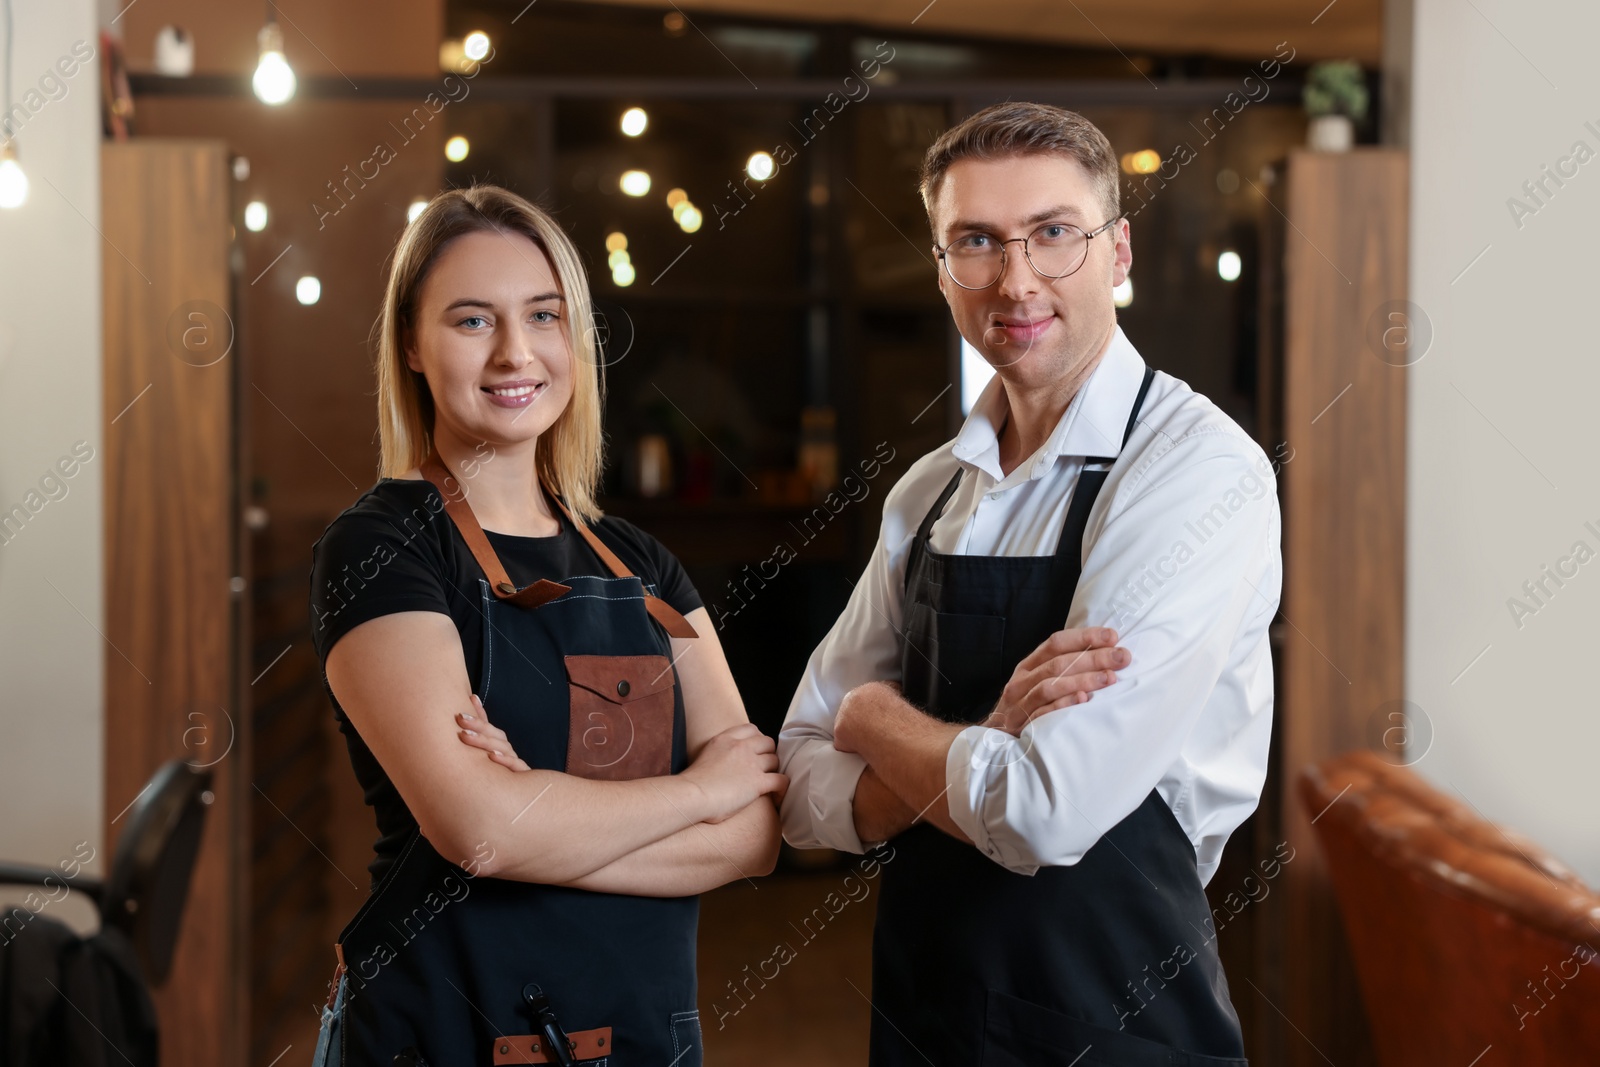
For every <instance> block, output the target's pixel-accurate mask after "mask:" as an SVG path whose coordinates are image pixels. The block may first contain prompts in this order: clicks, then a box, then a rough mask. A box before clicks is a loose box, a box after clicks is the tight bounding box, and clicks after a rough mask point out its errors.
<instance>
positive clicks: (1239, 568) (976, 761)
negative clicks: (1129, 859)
mask: <svg viewBox="0 0 1600 1067" xmlns="http://www.w3.org/2000/svg"><path fill="white" fill-rule="evenodd" d="M1108 494H1109V495H1110V500H1109V501H1108V500H1107V499H1105V497H1106V496H1107V495H1108ZM1096 510H1097V511H1102V510H1103V516H1104V517H1103V518H1102V519H1100V521H1099V522H1098V523H1096V522H1095V520H1094V518H1091V521H1090V530H1089V532H1087V533H1086V536H1085V542H1086V544H1089V545H1090V546H1091V547H1090V548H1089V551H1088V553H1087V555H1086V556H1085V559H1084V566H1083V573H1082V576H1081V578H1080V580H1079V583H1078V587H1077V592H1076V594H1075V595H1074V597H1073V600H1072V604H1071V607H1070V609H1069V612H1068V616H1067V618H1066V619H1065V620H1064V625H1065V626H1069V627H1079V626H1110V627H1112V628H1114V629H1116V630H1117V633H1118V643H1119V644H1120V645H1121V646H1122V647H1124V648H1126V649H1128V651H1129V652H1130V653H1131V656H1132V659H1131V662H1130V663H1129V665H1128V666H1127V667H1125V668H1123V669H1121V670H1119V671H1118V672H1117V677H1118V680H1117V682H1116V683H1115V684H1113V685H1111V686H1109V687H1107V688H1105V689H1101V690H1099V691H1096V692H1095V693H1094V694H1093V697H1092V698H1091V699H1090V700H1089V701H1087V702H1086V703H1083V704H1079V705H1075V706H1072V707H1069V708H1063V709H1060V710H1057V711H1053V712H1049V713H1047V714H1045V715H1042V716H1039V717H1038V718H1036V719H1035V720H1034V721H1033V722H1032V723H1030V724H1029V725H1028V726H1026V727H1025V728H1024V729H1023V730H1022V732H1021V735H1020V736H1018V737H1012V736H1011V735H1010V734H1007V733H1005V732H1004V731H1001V730H995V729H990V728H987V727H982V726H973V727H969V728H968V729H966V730H964V731H962V733H961V734H959V735H958V736H957V738H956V740H955V742H954V743H953V744H952V745H951V747H950V751H949V753H948V756H947V759H946V765H945V772H946V781H947V782H948V784H949V787H950V788H949V791H948V798H949V810H950V817H951V819H952V820H953V821H954V822H955V824H956V825H957V826H959V827H960V828H961V829H962V830H963V831H964V832H965V833H966V834H967V836H968V837H970V838H971V839H972V841H973V843H974V844H975V845H976V846H977V847H978V848H979V849H980V850H981V851H982V852H983V853H984V854H985V855H987V856H989V857H990V858H991V859H993V860H994V861H995V862H996V863H999V864H1001V865H1002V866H1004V867H1006V868H1008V869H1010V870H1013V871H1017V872H1019V873H1024V874H1032V873H1034V872H1035V871H1037V870H1038V868H1039V867H1042V866H1061V865H1070V864H1073V863H1076V862H1078V860H1080V859H1081V858H1082V857H1083V855H1084V853H1086V852H1087V851H1088V850H1089V849H1090V847H1092V846H1093V845H1094V843H1095V842H1096V841H1098V840H1099V839H1100V837H1101V836H1102V835H1103V834H1104V833H1105V832H1106V831H1107V830H1109V829H1110V828H1111V827H1112V826H1114V825H1116V824H1117V823H1118V822H1120V821H1121V820H1122V819H1123V818H1125V817H1126V816H1127V815H1129V814H1130V813H1132V812H1133V811H1134V809H1136V808H1137V807H1138V806H1139V805H1140V804H1141V803H1142V802H1143V801H1144V799H1145V798H1146V797H1147V796H1148V795H1149V794H1150V792H1151V790H1152V789H1154V788H1156V787H1157V786H1158V784H1165V786H1166V787H1167V789H1168V791H1170V792H1171V793H1172V794H1173V796H1172V797H1171V798H1169V803H1174V808H1175V811H1179V812H1181V811H1182V809H1183V805H1184V803H1185V802H1186V801H1187V800H1189V799H1190V795H1191V793H1193V792H1194V791H1195V790H1196V789H1197V788H1198V789H1200V790H1204V791H1207V796H1208V798H1209V801H1210V803H1211V805H1212V806H1213V807H1215V805H1216V803H1217V800H1216V797H1215V792H1216V790H1217V789H1219V788H1222V789H1231V790H1233V791H1235V792H1237V793H1238V796H1237V797H1236V798H1233V799H1234V800H1235V801H1236V802H1237V803H1236V806H1235V810H1234V811H1233V812H1230V816H1231V815H1233V814H1237V820H1232V819H1230V821H1232V823H1233V825H1229V826H1226V827H1224V828H1223V830H1222V836H1223V839H1224V840H1225V838H1226V835H1227V832H1229V831H1231V830H1232V828H1233V826H1234V825H1237V822H1238V821H1242V820H1243V818H1244V816H1245V815H1247V814H1248V813H1249V811H1251V810H1253V808H1254V806H1255V803H1256V800H1257V798H1258V797H1259V794H1260V788H1261V780H1262V777H1263V776H1264V774H1265V763H1266V752H1265V743H1264V739H1265V738H1266V737H1267V735H1268V732H1269V730H1268V728H1269V727H1270V715H1271V691H1272V687H1271V685H1270V672H1271V660H1270V654H1269V652H1268V651H1267V646H1266V624H1267V623H1268V622H1269V621H1270V619H1271V617H1272V615H1273V614H1275V613H1276V611H1277V607H1278V600H1279V596H1280V591H1281V585H1282V572H1281V562H1280V554H1279V553H1280V548H1279V540H1280V532H1279V514H1278V503H1277V493H1276V485H1275V480H1274V478H1273V472H1272V468H1271V466H1270V464H1268V463H1267V460H1266V457H1265V455H1264V454H1263V453H1262V452H1261V451H1260V449H1259V448H1257V447H1256V446H1255V445H1254V443H1253V442H1250V441H1248V440H1247V439H1245V438H1243V437H1241V436H1239V435H1237V434H1231V433H1222V432H1216V431H1209V432H1194V433H1191V434H1189V435H1186V436H1184V437H1180V438H1178V439H1176V440H1175V441H1172V442H1171V443H1170V444H1169V446H1168V447H1166V448H1165V449H1164V450H1163V451H1162V452H1160V453H1158V454H1157V455H1156V456H1155V457H1154V458H1152V459H1151V460H1150V461H1149V462H1147V463H1143V464H1142V465H1141V467H1140V469H1139V470H1136V471H1132V472H1129V473H1128V474H1126V475H1123V476H1122V477H1121V479H1120V480H1119V481H1116V482H1112V481H1109V480H1108V483H1107V484H1106V486H1105V488H1104V490H1103V492H1102V499H1100V500H1099V501H1097V503H1096ZM1096 527H1097V528H1098V533H1095V529H1096ZM1246 633H1248V643H1249V644H1251V645H1252V646H1259V648H1251V649H1247V650H1244V651H1243V652H1241V648H1240V644H1241V641H1240V638H1241V634H1246ZM1257 635H1259V636H1257ZM1241 665H1242V667H1243V669H1245V670H1247V671H1249V672H1253V673H1254V674H1257V675H1259V674H1260V673H1261V672H1262V671H1265V672H1266V676H1267V680H1268V684H1267V685H1266V686H1265V687H1264V691H1263V688H1262V687H1261V686H1259V685H1253V686H1251V697H1250V700H1249V701H1248V702H1246V701H1242V700H1240V699H1239V696H1238V687H1236V686H1234V685H1232V684H1226V685H1223V686H1221V687H1220V688H1219V679H1220V678H1221V677H1222V675H1223V673H1224V672H1225V671H1235V670H1238V669H1240V667H1241ZM1246 703H1248V705H1249V706H1245V705H1246ZM1202 720H1204V731H1205V733H1206V737H1205V741H1204V744H1201V745H1195V746H1190V747H1191V750H1194V749H1203V750H1204V752H1205V758H1204V759H1203V760H1201V761H1200V762H1201V763H1203V764H1204V773H1205V775H1206V776H1207V780H1206V781H1203V782H1199V783H1198V784H1197V783H1196V782H1195V780H1194V778H1195V773H1196V772H1195V770H1194V766H1193V765H1191V764H1188V763H1186V762H1185V760H1184V759H1183V758H1181V757H1182V755H1183V753H1184V751H1185V746H1186V744H1187V743H1188V742H1189V739H1190V737H1191V734H1193V733H1196V727H1197V723H1201V722H1202ZM1186 778H1187V780H1185V779H1186ZM1238 812H1242V814H1238ZM1180 821H1181V820H1180ZM1218 849H1219V850H1220V845H1219V846H1218Z"/></svg>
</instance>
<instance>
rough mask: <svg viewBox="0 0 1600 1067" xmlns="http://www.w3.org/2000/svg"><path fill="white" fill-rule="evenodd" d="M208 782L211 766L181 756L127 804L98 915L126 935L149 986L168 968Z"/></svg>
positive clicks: (202, 825)
mask: <svg viewBox="0 0 1600 1067" xmlns="http://www.w3.org/2000/svg"><path fill="white" fill-rule="evenodd" d="M211 781H212V776H211V771H210V770H199V769H196V768H194V767H192V766H190V765H189V764H188V763H186V762H184V761H183V760H172V761H170V762H168V763H166V764H163V765H162V767H161V769H160V770H158V771H156V773H155V776H154V777H153V778H151V779H150V783H149V784H148V785H146V786H145V788H144V792H143V793H141V794H140V795H139V798H138V799H137V800H135V801H134V804H133V808H132V809H131V811H130V816H129V820H128V828H127V829H126V830H124V831H123V832H122V836H121V837H120V838H118V840H117V848H116V854H115V855H114V856H113V857H112V861H111V874H110V877H108V878H107V879H106V882H105V889H104V892H103V894H102V896H101V900H100V919H101V921H102V922H103V923H106V924H108V925H111V926H115V927H117V928H118V929H120V930H122V931H123V932H124V933H125V934H127V935H128V939H129V940H130V941H131V942H132V943H133V947H134V951H136V952H137V953H138V954H139V961H140V963H141V965H142V966H143V967H144V970H145V975H146V977H147V978H148V979H149V981H150V982H151V984H152V985H160V984H161V983H163V982H165V981H166V979H167V974H168V972H169V971H170V970H171V968H172V952H173V948H174V947H175V946H176V944H177V940H178V929H179V926H180V925H181V922H182V919H183V907H184V904H185V903H186V902H187V901H188V899H189V883H190V881H191V880H192V876H193V874H194V860H195V855H196V853H198V852H199V851H200V834H201V831H202V830H204V829H205V817H206V808H207V807H208V806H210V804H211V801H212V800H213V796H212V793H211Z"/></svg>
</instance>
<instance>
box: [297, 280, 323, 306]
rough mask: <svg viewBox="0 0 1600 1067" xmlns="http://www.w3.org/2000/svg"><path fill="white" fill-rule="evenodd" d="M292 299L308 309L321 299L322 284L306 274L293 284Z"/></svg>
mask: <svg viewBox="0 0 1600 1067" xmlns="http://www.w3.org/2000/svg"><path fill="white" fill-rule="evenodd" d="M294 298H295V299H296V300H298V301H300V303H302V304H305V305H306V306H308V307H309V306H310V305H312V304H315V303H316V302H317V301H318V300H321V299H322V283H321V282H320V281H318V280H317V279H316V278H314V277H312V276H311V275H309V274H307V275H306V276H305V277H304V278H301V279H300V280H299V281H297V282H295V283H294Z"/></svg>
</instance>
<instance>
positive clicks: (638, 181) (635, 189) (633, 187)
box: [618, 170, 650, 196]
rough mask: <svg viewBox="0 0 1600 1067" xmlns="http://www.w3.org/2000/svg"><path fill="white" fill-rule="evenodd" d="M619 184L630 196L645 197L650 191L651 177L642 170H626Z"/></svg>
mask: <svg viewBox="0 0 1600 1067" xmlns="http://www.w3.org/2000/svg"><path fill="white" fill-rule="evenodd" d="M618 184H619V185H621V186H622V191H623V192H625V193H627V194H628V195H629V196H643V195H644V194H645V193H648V192H649V191H650V175H649V174H647V173H645V172H644V171H642V170H625V171H623V172H622V180H621V181H620V182H619V183H618Z"/></svg>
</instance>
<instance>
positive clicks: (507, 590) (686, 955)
mask: <svg viewBox="0 0 1600 1067" xmlns="http://www.w3.org/2000/svg"><path fill="white" fill-rule="evenodd" d="M422 472H423V474H424V475H426V476H427V477H428V479H429V480H430V481H432V482H433V483H434V485H435V486H436V487H437V488H438V490H439V492H440V494H441V495H442V496H443V498H444V500H445V506H446V509H447V510H448V511H449V514H450V517H451V518H452V519H453V520H454V521H455V523H456V526H457V528H458V529H459V530H460V531H461V533H462V536H463V538H464V539H465V540H466V543H467V546H468V548H470V549H471V550H472V553H473V555H474V557H475V558H476V559H477V561H478V564H479V566H480V567H481V568H482V569H483V571H484V577H483V578H482V579H480V593H481V596H482V610H483V613H484V649H483V662H482V671H481V679H480V682H479V693H478V695H479V697H480V699H482V701H483V704H484V707H485V709H486V710H487V711H488V713H489V717H490V720H491V721H492V722H493V723H494V724H495V725H496V726H498V727H500V728H501V729H503V730H504V731H505V732H506V736H507V738H508V739H509V740H510V742H511V745H512V747H513V749H514V750H515V751H516V753H517V754H518V755H519V756H521V757H522V758H523V759H524V760H526V761H527V763H528V765H529V766H530V767H535V768H547V769H551V770H558V771H566V772H567V773H572V774H580V775H583V776H584V777H590V778H608V779H617V778H638V777H647V776H654V775H664V774H669V773H670V774H676V773H678V772H679V771H681V770H683V768H684V767H685V765H686V764H687V762H688V760H687V756H686V752H685V742H684V716H683V699H682V695H681V693H680V692H679V688H678V683H677V674H676V672H675V671H674V670H673V668H672V663H671V660H672V649H671V645H670V642H669V640H668V637H669V635H670V636H673V637H694V636H695V632H694V629H693V627H692V626H690V625H689V623H688V622H687V621H686V620H685V619H684V618H683V617H682V616H681V615H679V614H678V613H677V612H676V611H674V610H673V609H672V608H671V607H670V606H669V605H667V604H666V603H665V602H663V601H661V600H659V599H657V598H656V597H653V596H649V595H647V594H646V592H645V589H644V586H643V585H642V584H641V581H640V579H639V578H638V577H636V576H634V575H633V574H632V573H631V572H630V571H629V570H628V569H627V567H626V566H624V565H623V564H622V562H621V561H620V560H619V559H617V557H616V555H615V554H614V553H612V552H611V550H610V549H609V548H607V547H606V546H605V545H604V544H603V543H602V542H601V541H600V540H599V539H598V538H597V537H596V536H595V535H594V533H593V532H592V531H590V530H589V529H588V527H587V526H585V525H583V524H581V523H577V522H575V521H574V520H573V519H572V516H571V514H570V513H569V512H568V511H567V509H566V506H565V505H564V504H563V503H562V502H561V501H560V500H558V499H556V498H555V496H554V494H549V496H548V498H549V499H551V500H552V501H554V503H555V504H556V506H557V508H559V512H560V514H559V517H558V521H563V522H566V523H567V524H568V525H569V526H573V527H574V528H576V529H577V530H578V532H579V533H581V534H582V535H583V537H584V538H585V539H586V540H587V542H588V543H589V545H590V547H592V548H593V549H594V550H595V553H596V554H597V555H598V556H599V557H600V558H601V560H602V561H603V562H604V563H605V564H606V565H607V567H608V568H609V569H610V570H611V572H612V574H613V575H614V577H610V578H604V577H597V576H589V575H580V576H577V577H570V578H565V579H563V580H562V581H561V582H552V581H548V580H544V579H541V580H540V581H538V582H535V583H534V584H532V585H529V586H527V587H526V588H524V589H521V590H518V589H517V588H516V587H515V586H514V585H513V584H512V583H511V582H510V580H509V579H508V578H507V576H506V573H505V570H504V568H503V567H502V566H501V565H500V561H499V559H498V558H497V557H496V556H495V553H494V549H493V548H492V547H491V546H490V544H489V541H488V538H487V537H485V536H484V533H483V530H482V528H481V527H480V526H479V525H478V522H477V519H476V518H475V517H474V516H473V514H472V509H471V508H470V507H469V506H468V505H467V503H466V499H465V496H464V494H463V493H462V491H461V486H460V484H459V483H458V482H457V481H456V480H455V478H454V476H453V475H451V474H450V473H449V472H448V471H447V470H446V469H445V468H444V466H443V465H442V464H441V463H439V461H438V457H437V456H435V455H430V456H429V458H428V460H427V461H426V462H424V464H423V466H422ZM440 714H441V715H442V714H446V711H444V710H441V711H440ZM526 817H528V818H538V817H539V813H538V809H537V808H533V809H532V810H529V811H527V812H526ZM489 833H490V840H489V841H488V842H486V844H485V845H484V846H481V847H480V849H479V854H480V855H486V854H487V850H488V849H490V848H494V847H495V844H496V843H495V842H494V840H493V838H492V833H493V832H492V829H491V830H490V831H489ZM501 844H502V846H503V842H502V843H501ZM459 859H460V861H461V863H463V864H465V865H466V866H465V867H463V866H460V865H458V864H457V863H455V862H452V861H451V860H449V859H446V858H444V857H443V856H441V855H440V854H439V853H438V852H437V851H435V850H434V847H433V846H432V845H431V844H430V843H429V842H428V841H427V840H426V839H425V838H424V837H423V836H422V835H421V833H420V832H418V831H413V832H412V835H411V838H410V839H409V840H408V841H407V843H406V844H405V846H404V847H403V848H402V849H401V851H400V853H399V855H398V858H397V859H396V860H395V862H394V863H393V865H392V866H391V867H390V868H389V870H388V871H387V872H386V873H385V875H384V877H383V879H382V880H381V881H380V882H379V884H378V885H377V886H375V887H374V888H373V891H372V894H371V896H369V897H368V898H367V901H366V903H365V904H364V905H363V906H362V907H361V910H360V911H358V912H357V913H356V915H355V917H354V918H353V919H351V921H350V922H349V924H348V925H347V926H346V927H345V928H344V930H343V931H342V932H341V934H340V936H339V942H338V945H337V946H336V948H337V950H338V953H339V961H340V963H339V970H338V971H337V972H336V977H337V979H338V980H336V981H335V983H334V985H335V994H336V995H337V996H336V997H330V1000H337V997H342V1003H340V1004H339V1005H338V1007H337V1009H336V1010H337V1011H338V1023H339V1025H338V1031H339V1032H338V1034H337V1035H336V1036H335V1037H334V1038H333V1041H334V1042H336V1043H337V1045H338V1050H337V1051H338V1053H339V1054H340V1055H339V1058H338V1059H337V1060H336V1061H334V1062H339V1063H340V1064H341V1067H390V1065H391V1064H393V1063H397V1062H398V1063H407V1062H410V1063H416V1064H421V1063H427V1064H429V1065H430V1067H486V1065H489V1064H498V1063H559V1062H563V1061H562V1060H561V1059H560V1058H558V1057H557V1056H556V1055H554V1054H553V1050H552V1049H551V1047H550V1045H551V1042H552V1040H554V1039H553V1038H552V1037H551V1036H550V1034H551V1032H550V1031H547V1030H545V1029H544V1027H543V1026H542V1025H541V1015H542V1016H543V1017H544V1018H548V1017H549V1016H550V1015H551V1014H553V1016H554V1018H555V1020H556V1022H557V1024H558V1025H559V1026H560V1027H561V1029H562V1030H563V1031H564V1032H565V1034H566V1037H567V1038H568V1039H569V1040H570V1041H571V1042H572V1044H571V1045H570V1046H569V1049H570V1050H571V1056H572V1060H573V1061H575V1062H578V1063H583V1064H586V1065H594V1064H603V1065H606V1067H657V1065H665V1064H667V1063H673V1064H675V1065H676V1067H699V1064H700V1063H701V1037H700V1022H699V1013H698V1012H697V1011H696V1009H695V936H696V929H697V926H698V920H699V898H698V897H694V896H689V897H673V898H656V897H641V896H625V895H619V894H611V893H596V892H590V891H587V890H582V889H571V888H564V887H560V886H551V885H542V884H535V883H531V882H517V881H511V880H508V879H498V878H488V877H474V875H473V867H474V857H460V858H459ZM541 995H542V998H541ZM397 1056H398V1057H400V1058H399V1059H398V1060H397V1059H396V1057H397Z"/></svg>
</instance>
